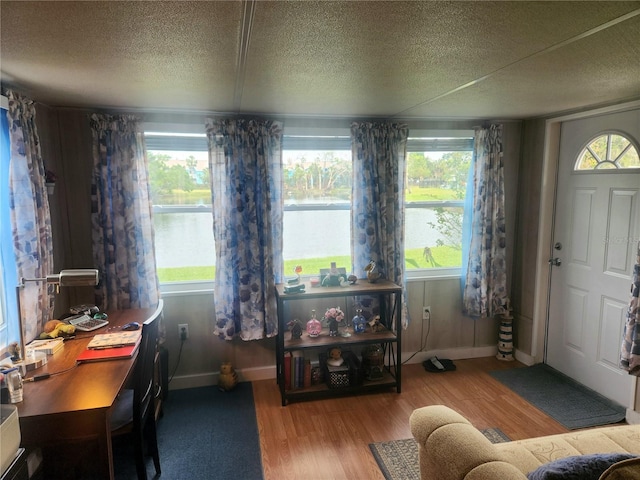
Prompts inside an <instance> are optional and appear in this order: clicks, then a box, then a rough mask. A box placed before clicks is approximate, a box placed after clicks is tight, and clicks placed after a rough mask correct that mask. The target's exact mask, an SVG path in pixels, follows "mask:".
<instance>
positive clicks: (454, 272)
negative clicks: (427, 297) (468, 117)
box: [143, 122, 475, 295]
mask: <svg viewBox="0 0 640 480" xmlns="http://www.w3.org/2000/svg"><path fill="white" fill-rule="evenodd" d="M143 132H144V133H145V138H146V134H147V133H148V132H154V133H159V134H182V135H193V134H200V135H203V134H205V131H204V124H193V123H158V122H146V123H145V124H144V125H143ZM474 133H475V132H474V130H472V129H450V130H436V129H428V130H425V129H415V130H411V131H410V135H409V139H408V141H407V154H408V153H410V152H420V153H424V152H427V151H437V150H425V149H424V146H425V143H424V142H423V141H422V140H420V139H424V138H438V139H466V141H467V142H470V146H471V150H469V149H465V150H459V149H457V150H451V149H446V150H441V151H444V152H449V151H471V152H472V148H473V138H474ZM350 135H351V132H350V128H349V127H347V126H344V127H342V126H340V127H298V126H286V125H285V127H284V138H283V151H284V150H285V149H286V150H345V149H349V150H351V138H350ZM188 138H189V137H185V139H188ZM203 138H204V143H205V144H206V135H204V137H203ZM318 140H319V143H318ZM201 141H202V140H199V141H197V142H201ZM454 144H455V142H454ZM183 145H189V142H188V140H185V143H184V144H183ZM442 148H445V147H442ZM147 149H148V150H154V151H155V150H162V149H161V148H152V147H149V146H148V145H147ZM167 150H169V149H167ZM173 150H180V149H173ZM185 151H189V149H185ZM198 151H201V150H198ZM206 151H208V148H206ZM443 206H444V207H447V206H456V207H464V199H463V200H450V201H444V202H443V201H431V202H429V201H427V202H406V201H405V208H434V207H443ZM165 208H166V207H165ZM314 208H317V206H316V207H311V208H309V210H313V209H314ZM341 208H344V207H341ZM156 209H159V207H154V210H156ZM301 209H304V210H306V208H304V207H302V208H301V206H300V205H294V206H285V210H301ZM181 211H185V212H211V206H210V205H204V206H193V207H181ZM461 271H462V268H461V267H435V268H422V269H410V270H405V273H406V278H407V281H408V282H411V281H418V280H424V279H430V280H433V279H448V278H460V275H461ZM311 276H313V274H303V278H308V277H311ZM214 283H215V281H214V280H206V281H203V280H193V281H184V282H162V283H161V284H160V290H161V292H162V293H163V294H170V295H185V294H192V293H197V292H202V293H204V292H211V291H212V290H213V289H214Z"/></svg>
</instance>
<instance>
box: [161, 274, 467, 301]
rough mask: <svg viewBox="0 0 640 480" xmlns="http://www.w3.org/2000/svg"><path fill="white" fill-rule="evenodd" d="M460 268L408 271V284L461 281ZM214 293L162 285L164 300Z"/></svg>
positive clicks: (201, 286) (206, 285)
mask: <svg viewBox="0 0 640 480" xmlns="http://www.w3.org/2000/svg"><path fill="white" fill-rule="evenodd" d="M460 275H461V271H460V268H430V269H422V270H408V271H407V283H413V282H424V281H434V280H451V279H460ZM309 278H311V276H302V277H301V280H302V281H303V282H305V281H309ZM213 291H214V282H213V280H209V281H197V282H166V283H161V284H160V293H161V294H162V296H163V297H164V298H166V297H178V296H183V295H211V294H213Z"/></svg>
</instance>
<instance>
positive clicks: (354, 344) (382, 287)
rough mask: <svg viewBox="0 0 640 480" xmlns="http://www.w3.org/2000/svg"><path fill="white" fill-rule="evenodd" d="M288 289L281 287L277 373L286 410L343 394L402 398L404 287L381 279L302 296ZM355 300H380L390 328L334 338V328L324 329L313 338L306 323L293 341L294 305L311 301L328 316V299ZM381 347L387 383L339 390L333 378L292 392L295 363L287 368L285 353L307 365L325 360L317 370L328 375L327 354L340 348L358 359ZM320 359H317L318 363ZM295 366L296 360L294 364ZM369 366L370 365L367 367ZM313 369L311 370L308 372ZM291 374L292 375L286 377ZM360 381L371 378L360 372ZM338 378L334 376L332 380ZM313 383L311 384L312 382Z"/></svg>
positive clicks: (383, 317)
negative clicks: (378, 393)
mask: <svg viewBox="0 0 640 480" xmlns="http://www.w3.org/2000/svg"><path fill="white" fill-rule="evenodd" d="M285 286H286V285H284V284H278V285H276V298H277V304H278V327H279V330H278V331H279V333H278V337H277V341H276V368H277V382H278V386H279V388H280V394H281V398H282V405H283V406H284V405H287V403H288V402H289V401H298V400H310V399H318V398H327V397H333V396H341V395H357V394H363V393H369V392H373V391H379V390H385V389H390V388H395V389H396V391H397V392H398V393H400V391H401V367H402V365H401V332H402V326H401V323H402V322H401V312H402V307H401V305H402V288H401V287H400V286H398V285H396V284H394V283H393V282H390V281H387V280H379V281H378V282H376V283H373V284H372V283H368V282H367V281H366V280H358V282H357V283H356V284H355V285H349V286H346V287H315V288H310V287H309V285H308V284H307V285H305V288H306V291H305V292H301V293H290V294H287V293H285V291H284V288H285ZM339 297H344V298H352V297H373V298H375V299H376V300H377V301H378V304H379V307H380V308H379V311H380V322H381V324H382V325H384V327H385V328H384V330H382V331H375V332H374V331H372V330H371V327H370V326H369V325H367V327H366V331H365V332H363V333H359V334H356V333H354V332H353V329H350V333H351V336H349V337H343V336H341V335H338V336H329V329H328V328H323V329H322V332H321V334H320V335H319V336H317V337H314V338H312V337H310V336H309V335H308V334H307V333H306V331H305V326H306V322H304V323H305V324H302V323H303V322H301V327H302V330H303V331H302V336H301V337H300V338H291V331H289V329H288V324H289V322H290V321H291V320H293V319H294V317H293V315H291V313H290V308H289V307H290V304H291V303H295V302H301V301H304V302H306V304H307V305H310V306H311V308H309V309H308V310H309V312H311V310H316V311H319V312H320V311H323V309H324V308H325V307H326V302H324V303H320V302H321V301H323V300H326V299H331V298H339ZM345 318H347V319H348V318H350V317H349V312H347V311H345ZM371 345H379V346H380V349H381V351H382V352H383V355H382V357H383V365H382V366H381V368H382V372H381V373H380V374H381V375H382V376H381V378H375V379H367V378H364V379H363V380H362V381H361V382H358V383H357V384H356V383H351V381H350V383H349V385H341V386H338V387H336V386H335V385H333V384H332V387H333V388H330V386H329V385H328V383H327V382H328V381H329V380H328V379H327V378H324V379H323V382H322V383H317V384H312V385H309V384H308V383H307V386H306V387H299V388H291V385H292V383H291V382H288V381H287V380H289V379H287V378H286V376H287V375H290V373H291V372H290V370H289V369H291V368H293V366H292V365H293V363H289V364H287V365H288V367H285V354H287V355H291V356H292V358H293V355H296V356H302V357H303V358H304V359H305V362H306V363H307V364H310V363H311V360H312V359H314V356H316V355H317V356H318V357H319V364H315V362H314V368H320V370H321V371H324V365H323V364H322V360H321V358H322V357H323V355H326V352H328V351H329V350H330V349H331V348H333V347H340V348H341V349H342V350H344V351H345V352H346V351H349V352H351V353H352V354H354V355H356V356H358V355H359V354H360V353H361V351H362V349H366V348H367V346H371ZM314 360H315V359H314ZM356 361H357V363H358V368H362V363H363V362H362V359H361V358H360V357H357V358H356ZM291 362H293V360H291ZM364 363H365V364H366V363H367V362H364ZM308 368H311V367H308ZM285 370H287V372H286V374H285ZM358 373H359V377H358V378H360V379H362V378H363V377H365V376H366V375H365V374H364V372H363V371H359V372H358ZM332 378H333V377H332ZM307 382H308V380H307Z"/></svg>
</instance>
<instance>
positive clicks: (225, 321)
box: [206, 119, 284, 340]
mask: <svg viewBox="0 0 640 480" xmlns="http://www.w3.org/2000/svg"><path fill="white" fill-rule="evenodd" d="M206 132H207V139H208V143H209V175H210V182H211V196H212V199H211V203H212V207H213V208H212V210H213V234H214V238H215V245H216V278H215V290H214V292H215V293H214V304H215V315H216V323H215V325H216V326H215V333H216V335H218V336H219V337H220V338H222V339H225V340H231V339H233V338H234V337H236V336H239V337H240V338H241V339H242V340H258V339H262V338H265V337H273V336H275V335H277V334H278V317H277V304H276V298H275V284H276V283H281V282H282V281H283V261H282V247H283V244H282V228H283V214H284V204H283V198H282V190H283V177H282V124H281V123H279V122H274V121H260V120H245V119H234V120H226V119H207V120H206Z"/></svg>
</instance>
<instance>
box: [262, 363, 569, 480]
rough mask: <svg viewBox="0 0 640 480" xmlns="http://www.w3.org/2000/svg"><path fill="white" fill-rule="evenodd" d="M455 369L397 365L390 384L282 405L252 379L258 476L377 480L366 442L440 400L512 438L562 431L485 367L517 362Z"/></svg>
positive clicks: (395, 435) (390, 433) (394, 434)
mask: <svg viewBox="0 0 640 480" xmlns="http://www.w3.org/2000/svg"><path fill="white" fill-rule="evenodd" d="M455 364H456V366H457V370H456V371H454V372H445V373H429V372H426V371H425V370H424V368H423V367H422V365H421V364H412V365H405V366H403V368H402V393H400V394H398V393H396V392H395V390H390V391H389V392H388V393H386V392H385V393H375V394H368V395H359V396H351V397H342V398H332V399H325V400H314V401H304V402H297V403H290V404H289V405H287V406H286V407H283V406H282V405H281V400H280V392H279V390H278V387H277V386H276V382H275V380H262V381H257V382H253V393H254V398H255V404H256V415H257V420H258V429H259V432H260V448H261V451H262V466H263V470H264V479H265V480H287V479H291V480H293V479H295V480H298V479H310V480H316V479H318V480H330V479H350V480H360V479H362V480H365V479H366V480H384V477H383V475H382V473H381V472H380V470H379V468H378V465H377V463H376V461H375V460H374V458H373V456H372V454H371V451H370V450H369V444H370V443H373V442H382V441H387V440H398V439H403V438H410V437H411V431H410V429H409V416H410V415H411V412H413V410H414V409H416V408H419V407H422V406H425V405H433V404H444V405H447V406H449V407H451V408H453V409H454V410H457V411H458V412H460V413H461V414H462V415H464V416H465V417H466V418H467V419H469V421H470V422H471V423H472V424H473V425H474V426H475V427H477V428H479V429H482V428H489V427H497V428H499V429H500V430H502V431H503V432H504V433H505V434H507V436H509V438H511V439H512V440H518V439H522V438H529V437H536V436H540V435H550V434H554V433H564V432H567V431H568V430H567V429H566V428H564V427H563V426H562V425H560V424H559V423H557V422H556V421H555V420H553V419H552V418H550V417H548V416H547V415H545V414H544V413H542V412H541V411H540V410H538V409H537V408H535V407H533V406H532V405H530V404H529V403H527V402H525V401H524V400H523V399H522V398H520V397H519V396H517V395H516V394H515V393H513V392H512V391H511V390H509V389H508V388H506V387H504V386H503V385H502V384H501V383H500V382H498V381H497V380H494V379H493V377H491V376H490V375H489V374H488V373H487V372H490V371H492V370H498V369H504V368H520V367H524V365H523V364H521V363H519V362H503V361H499V360H497V359H496V358H494V357H490V358H480V359H471V360H456V361H455Z"/></svg>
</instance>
